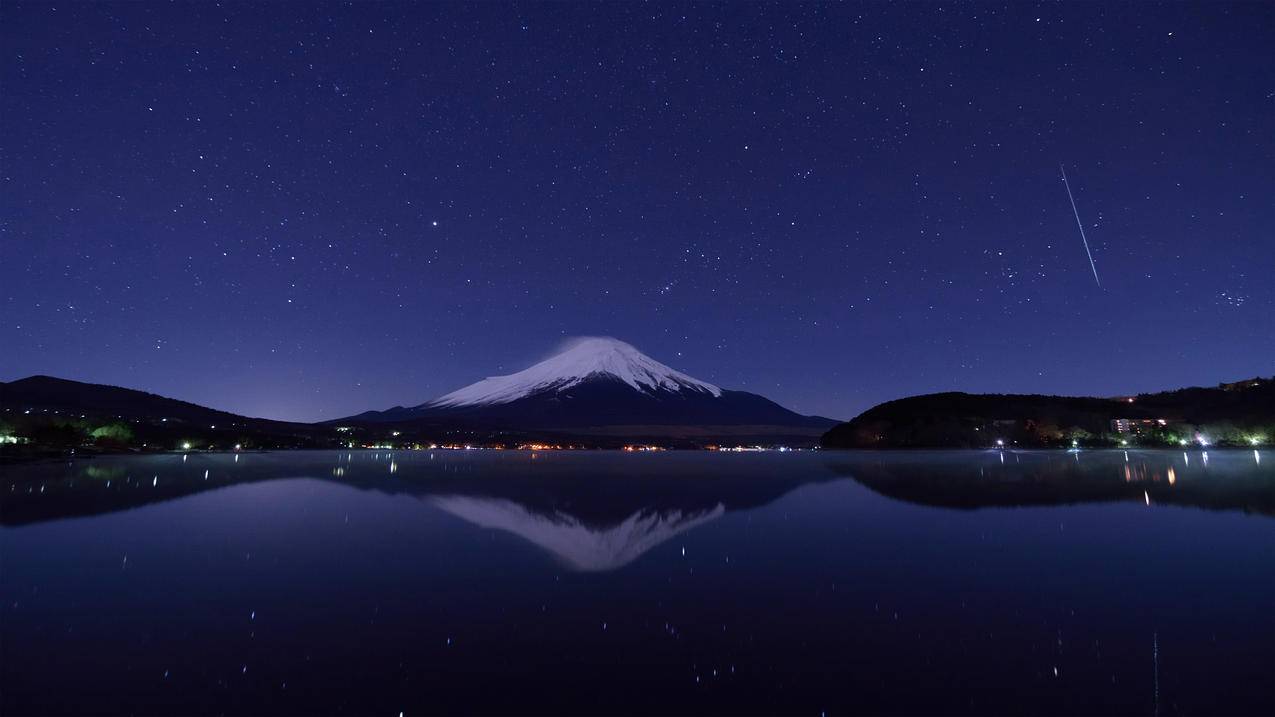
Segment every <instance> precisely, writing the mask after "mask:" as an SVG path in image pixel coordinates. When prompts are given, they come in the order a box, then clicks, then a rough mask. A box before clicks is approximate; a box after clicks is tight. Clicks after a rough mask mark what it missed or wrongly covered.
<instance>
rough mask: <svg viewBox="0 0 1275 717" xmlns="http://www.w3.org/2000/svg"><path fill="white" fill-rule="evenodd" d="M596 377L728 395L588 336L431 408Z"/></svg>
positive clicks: (491, 400) (505, 399) (510, 397)
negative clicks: (530, 364) (538, 361)
mask: <svg viewBox="0 0 1275 717" xmlns="http://www.w3.org/2000/svg"><path fill="white" fill-rule="evenodd" d="M591 376H595V377H610V378H613V379H617V380H619V381H622V382H624V383H626V384H628V386H629V387H630V388H632V389H634V390H636V391H640V392H642V393H648V392H651V391H673V392H680V391H683V390H689V391H697V392H702V393H708V394H711V395H713V396H720V395H721V394H722V390H721V389H720V388H718V387H716V386H714V385H713V384H711V383H706V382H704V381H700V380H699V379H696V378H692V377H690V376H688V375H686V374H684V373H682V372H680V371H677V370H676V369H673V368H670V367H668V366H665V365H664V364H662V363H660V362H659V361H656V360H655V359H653V358H651V357H649V356H647V355H646V354H644V353H642V352H641V351H639V350H637V348H635V347H634V346H633V345H631V344H628V343H625V342H623V341H620V340H619V339H615V338H611V337H609V336H587V337H582V338H579V339H576V340H574V341H571V342H570V343H568V344H567V345H566V346H565V347H564V348H563V349H562V350H561V351H560V352H558V353H557V354H554V355H553V356H550V357H549V358H547V359H545V360H544V361H541V362H540V363H538V364H535V365H534V366H531V367H530V368H527V369H525V370H523V371H519V372H518V373H514V374H510V375H508V376H492V377H490V378H485V379H483V380H482V381H479V382H478V383H475V384H472V385H469V386H466V387H465V388H462V389H460V390H459V391H453V392H452V393H449V394H447V395H445V396H441V397H439V398H436V399H434V400H433V401H430V402H429V403H427V404H425V405H426V406H428V407H430V408H443V407H459V406H483V405H494V404H501V403H509V402H512V401H516V400H518V399H520V398H524V397H526V396H529V395H531V394H533V393H538V392H541V391H546V390H554V391H561V390H563V389H565V388H570V387H571V386H575V385H576V384H579V383H581V382H582V381H584V380H585V379H586V378H589V377H591Z"/></svg>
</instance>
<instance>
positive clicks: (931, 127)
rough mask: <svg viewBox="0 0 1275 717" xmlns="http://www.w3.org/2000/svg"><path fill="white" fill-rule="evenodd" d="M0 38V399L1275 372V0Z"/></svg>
mask: <svg viewBox="0 0 1275 717" xmlns="http://www.w3.org/2000/svg"><path fill="white" fill-rule="evenodd" d="M0 20H2V23H0V33H2V38H0V39H2V41H0V53H2V59H0V182H2V184H0V187H2V192H0V302H2V303H0V312H2V314H0V379H3V380H10V379H15V378H20V377H23V376H26V375H29V374H36V373H42V374H51V375H56V376H62V377H66V378H74V379H79V380H86V381H94V382H102V383H111V384H116V385H123V386H128V387H133V388H141V389H145V390H148V391H153V392H157V393H161V394H164V395H169V396H173V397H177V398H181V399H185V400H190V401H194V402H197V403H201V404H204V405H209V406H213V407H216V408H221V409H226V410H231V411H236V412H240V413H245V414H250V415H258V416H266V417H271V418H282V419H295V420H318V419H328V418H336V417H340V416H343V415H348V414H351V413H355V412H359V411H363V410H366V409H380V408H386V407H389V406H392V405H396V404H415V403H419V402H421V401H424V400H426V399H428V398H431V397H433V396H436V395H439V394H442V393H445V392H448V391H451V390H453V389H455V388H458V387H459V386H462V385H464V384H467V383H470V382H472V381H475V380H477V379H479V378H482V377H484V376H487V375H492V374H498V373H509V372H512V371H515V370H519V369H521V368H523V367H525V366H526V365H528V364H529V363H531V362H532V361H535V360H537V359H540V358H543V357H544V356H546V355H548V354H549V353H551V352H552V351H553V350H554V349H555V347H556V346H558V345H559V344H560V343H561V342H562V341H563V340H564V339H566V338H567V337H572V336H579V335H611V336H616V337H618V338H621V339H624V340H626V341H629V342H630V343H633V344H634V345H636V346H638V347H639V348H640V349H642V350H643V351H645V352H646V353H648V354H650V355H651V356H653V357H654V358H656V359H658V360H661V361H663V362H665V363H668V364H670V365H672V366H674V367H676V368H678V369H680V370H682V371H685V372H687V373H689V374H691V375H693V376H696V377H697V378H701V379H704V380H707V381H711V382H713V383H716V384H718V385H721V386H723V387H727V388H736V389H744V390H750V391H755V392H758V393H762V394H764V395H766V396H768V397H770V398H772V399H775V400H777V401H779V402H781V403H783V404H785V405H787V406H789V407H791V408H793V409H795V410H799V411H801V412H804V413H818V414H822V415H826V416H831V417H834V418H849V417H852V416H854V415H855V414H857V413H858V412H860V411H862V410H864V409H866V408H868V407H870V406H871V405H873V404H875V403H877V402H880V401H883V400H888V399H891V398H896V397H899V396H903V395H909V394H915V393H923V392H932V391H944V390H966V391H997V392H1041V393H1068V394H1097V395H1114V394H1120V393H1126V392H1135V391H1144V390H1157V389H1162V388H1171V387H1177V386H1181V385H1211V384H1215V383H1217V382H1219V381H1229V380H1236V379H1239V378H1244V377H1249V376H1252V375H1255V374H1261V375H1269V374H1272V373H1275V320H1273V319H1272V317H1275V278H1273V276H1275V43H1272V38H1273V37H1275V4H1272V3H1249V4H1227V3H1206V4H1171V5H1153V4H1150V3H1132V4H1097V3H1066V4H1056V3H1049V4H1032V3H1025V2H1024V3H1011V4H1009V5H991V4H981V3H980V4H968V3H967V4H960V5H942V4H931V3H916V4H877V3H873V4H867V5H837V6H822V5H795V4H787V3H784V4H767V5H762V4H743V3H733V4H729V5H710V4H644V3H643V4H639V3H624V4H619V3H597V4H585V5H568V4H552V5H507V4H496V3H483V4H473V5H464V4H446V5H407V4H393V3H354V4H324V3H292V4H288V3H255V4H234V3H218V4H213V3H200V4H188V3H178V4H158V3H125V4H110V3H57V4H32V3H20V2H5V3H3V4H0ZM1060 163H1065V165H1066V168H1067V173H1068V178H1069V180H1070V182H1071V188H1072V190H1073V192H1074V194H1075V200H1076V205H1077V208H1078V210H1079V213H1080V216H1081V218H1082V220H1083V223H1084V227H1085V232H1086V234H1087V236H1088V240H1089V243H1090V245H1091V248H1092V251H1093V257H1094V261H1095V264H1096V268H1097V272H1098V275H1099V277H1100V278H1101V282H1102V284H1101V287H1099V286H1097V285H1096V284H1095V281H1094V277H1093V275H1092V274H1091V272H1090V266H1089V261H1088V259H1087V258H1086V256H1085V251H1084V247H1083V245H1082V244H1081V239H1080V235H1079V232H1078V229H1077V225H1076V219H1075V218H1074V217H1073V215H1072V209H1071V206H1070V204H1069V203H1068V200H1067V194H1066V189H1065V188H1064V185H1063V183H1062V181H1061V179H1060V177H1059V165H1060Z"/></svg>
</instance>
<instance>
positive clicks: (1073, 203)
mask: <svg viewBox="0 0 1275 717" xmlns="http://www.w3.org/2000/svg"><path fill="white" fill-rule="evenodd" d="M1058 171H1060V172H1062V178H1063V186H1064V187H1066V188H1067V198H1068V199H1070V200H1071V213H1072V214H1075V215H1076V227H1077V228H1078V229H1080V241H1082V242H1084V243H1085V256H1087V257H1089V268H1090V269H1092V270H1093V280H1094V283H1095V284H1097V285H1098V288H1099V289H1101V288H1102V282H1101V281H1098V267H1097V266H1095V265H1094V263H1093V254H1092V253H1090V251H1089V240H1088V239H1086V238H1085V227H1084V225H1083V224H1081V223H1080V212H1079V211H1077V210H1076V198H1075V197H1073V196H1071V185H1070V184H1068V183H1067V170H1065V169H1063V166H1062V165H1061V164H1060V165H1058Z"/></svg>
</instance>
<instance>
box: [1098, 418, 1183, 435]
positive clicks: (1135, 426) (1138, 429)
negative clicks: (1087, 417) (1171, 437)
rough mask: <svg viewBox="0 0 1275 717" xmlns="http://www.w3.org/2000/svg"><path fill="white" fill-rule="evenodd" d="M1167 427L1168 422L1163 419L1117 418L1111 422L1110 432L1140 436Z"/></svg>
mask: <svg viewBox="0 0 1275 717" xmlns="http://www.w3.org/2000/svg"><path fill="white" fill-rule="evenodd" d="M1167 425H1169V422H1168V421H1166V420H1164V419H1163V418H1117V419H1114V420H1113V421H1112V422H1111V430H1113V431H1115V432H1116V433H1121V434H1125V435H1134V436H1140V435H1143V434H1145V433H1150V432H1151V431H1153V430H1155V429H1157V428H1163V427H1164V426H1167Z"/></svg>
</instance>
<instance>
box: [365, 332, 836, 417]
mask: <svg viewBox="0 0 1275 717" xmlns="http://www.w3.org/2000/svg"><path fill="white" fill-rule="evenodd" d="M342 420H343V421H363V422H410V421H416V420H431V421H435V422H440V421H444V422H445V421H455V422H463V423H467V424H471V425H484V426H489V427H500V428H509V429H513V430H525V431H530V430H552V431H558V432H566V433H573V434H581V435H583V434H588V435H610V436H621V435H624V436H651V437H656V436H664V435H669V436H672V435H677V436H698V437H709V436H715V435H722V436H724V435H738V436H755V437H762V436H807V435H809V436H815V435H818V434H819V433H821V432H822V431H824V430H826V429H828V428H829V427H830V426H832V425H834V424H835V423H836V421H833V420H831V419H827V418H821V417H818V416H803V415H800V414H798V413H794V412H792V411H789V410H788V409H786V408H784V407H783V406H780V405H779V404H777V403H774V402H773V401H770V400H769V399H766V398H763V397H762V396H758V395H757V394H754V393H748V392H746V391H730V390H726V389H722V388H718V387H717V386H715V385H713V384H711V383H708V382H707V381H701V380H699V379H697V378H693V377H691V376H688V375H687V374H685V373H682V372H681V371H678V370H676V369H674V368H671V367H669V366H666V365H665V364H663V363H660V362H659V361H656V360H655V359H653V358H651V357H649V356H647V355H645V354H643V353H642V352H641V351H639V350H637V349H636V348H634V347H633V346H631V345H630V344H627V343H625V342H623V341H620V340H618V339H613V338H607V337H590V338H582V339H577V340H575V341H573V342H571V343H570V344H568V345H567V346H566V347H565V348H564V349H563V350H562V351H560V352H559V353H557V354H555V355H553V356H551V357H549V358H547V359H545V360H544V361H541V362H539V363H537V364H535V365H533V366H531V367H529V368H527V369H524V370H522V371H519V372H517V373H513V374H510V375H508V376H493V377H490V378H485V379H483V380H481V381H478V382H477V383H474V384H471V385H469V386H466V387H464V388H462V389H459V390H457V391H453V392H451V393H448V394H446V395H443V396H439V397H438V398H435V399H433V400H431V401H426V402H425V403H422V404H419V405H417V406H414V407H410V408H404V407H401V406H399V407H395V408H391V409H389V410H386V411H370V412H368V413H364V414H360V415H358V416H353V417H351V418H350V419H342Z"/></svg>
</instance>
